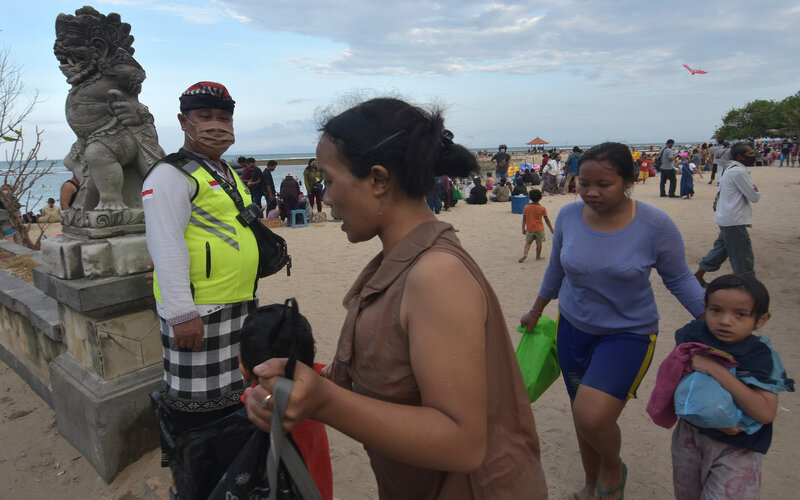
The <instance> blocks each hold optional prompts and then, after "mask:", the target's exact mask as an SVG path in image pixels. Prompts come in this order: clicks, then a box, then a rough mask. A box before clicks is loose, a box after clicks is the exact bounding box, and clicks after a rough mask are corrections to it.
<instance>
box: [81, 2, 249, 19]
mask: <svg viewBox="0 0 800 500" xmlns="http://www.w3.org/2000/svg"><path fill="white" fill-rule="evenodd" d="M97 3H99V4H104V5H119V6H126V7H137V8H140V9H145V10H155V11H160V12H170V13H173V14H176V15H177V16H178V17H180V18H181V19H183V20H184V21H186V22H189V23H192V24H216V23H218V22H220V19H223V18H230V19H234V20H236V21H240V22H243V23H248V22H250V19H248V18H247V17H245V16H242V15H239V14H237V13H236V12H234V11H233V10H231V9H230V8H229V7H227V6H226V5H225V4H224V2H217V1H215V0H212V1H211V2H210V4H209V6H208V7H201V6H198V3H199V2H183V3H182V2H170V4H169V5H164V4H163V2H160V1H156V0H97Z"/></svg>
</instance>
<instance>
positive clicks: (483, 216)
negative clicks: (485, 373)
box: [0, 157, 800, 500]
mask: <svg viewBox="0 0 800 500" xmlns="http://www.w3.org/2000/svg"><path fill="white" fill-rule="evenodd" d="M514 160H515V161H518V158H516V157H515V158H514ZM751 174H752V179H753V181H754V183H755V184H756V185H757V186H758V188H759V191H760V192H761V193H762V198H761V201H760V202H759V203H757V204H755V205H754V207H753V219H754V221H753V227H752V228H751V232H750V235H751V239H752V242H753V247H754V251H755V258H756V273H757V276H758V278H759V279H761V280H762V281H763V282H764V284H765V285H766V286H767V289H768V290H769V292H770V295H771V299H772V300H771V306H770V311H771V313H772V318H771V320H770V321H769V324H768V325H767V327H766V328H765V329H764V331H763V332H761V334H763V335H764V336H767V337H769V338H770V339H771V340H772V342H773V345H774V346H775V348H776V349H777V351H778V352H779V353H780V355H781V357H782V359H783V362H784V364H785V366H786V370H787V373H788V375H789V376H790V377H793V378H795V380H798V379H800V343H798V342H797V341H796V339H795V338H794V334H795V332H794V328H796V326H797V325H798V324H800V308H799V307H798V303H799V302H800V300H799V299H800V267H798V266H797V262H798V261H800V231H798V223H797V214H798V213H800V168H795V169H790V168H778V167H756V168H753V169H751ZM705 175H706V177H705V179H704V180H701V179H696V181H695V191H696V196H695V198H694V199H692V200H683V199H669V198H660V197H659V193H658V181H659V179H658V178H654V179H649V180H648V181H647V183H646V184H644V185H642V184H639V185H635V186H634V190H633V197H634V198H635V199H637V200H639V201H642V202H645V203H649V204H652V205H654V206H656V207H658V208H661V209H663V210H665V211H666V212H667V213H669V214H670V216H671V217H672V219H673V220H674V221H675V223H676V224H677V225H678V227H679V228H680V230H681V233H682V234H683V238H684V242H685V244H686V259H687V262H688V263H689V266H690V267H691V268H692V269H695V268H696V265H697V262H698V261H699V260H700V258H701V257H702V256H703V255H704V254H705V253H706V252H707V251H708V250H709V249H710V248H711V244H712V242H713V240H714V239H715V238H716V235H717V232H718V229H717V226H716V225H715V224H714V222H713V212H712V209H711V203H712V200H713V197H714V194H715V192H716V187H715V186H713V185H708V184H707V182H708V173H705ZM678 181H680V180H678ZM576 199H577V197H576V196H575V195H572V194H570V195H567V196H560V195H558V196H546V197H545V198H544V200H543V202H542V203H543V205H544V206H545V207H546V208H547V210H548V212H549V215H550V217H551V219H552V220H555V217H556V215H557V214H558V210H559V209H560V208H561V207H562V206H563V205H565V204H566V203H569V202H571V201H574V200H576ZM439 217H440V218H441V219H442V220H444V221H447V222H449V223H451V224H453V226H455V228H456V229H457V230H458V231H459V233H458V235H459V238H460V239H461V242H462V243H463V245H464V247H465V248H466V249H467V250H468V251H469V252H470V253H471V254H472V256H473V257H474V259H475V260H476V261H477V262H478V264H479V265H481V267H482V268H483V271H484V273H485V275H486V276H487V278H488V279H489V281H490V282H491V284H492V286H493V287H494V290H495V292H496V293H497V295H498V297H499V298H500V302H501V304H502V306H503V310H504V312H505V316H506V323H507V325H508V329H509V331H510V332H512V333H511V337H512V340H513V342H514V344H515V345H516V343H517V342H518V340H519V335H518V334H517V333H516V326H517V324H518V321H519V318H520V316H521V315H522V314H523V312H525V311H526V310H527V309H528V307H530V305H531V304H532V302H533V300H534V298H535V296H536V293H537V291H538V289H539V285H540V283H541V280H542V277H543V275H544V270H545V267H546V261H539V262H537V261H536V260H535V259H533V258H529V259H528V260H527V261H526V262H525V263H523V264H520V263H518V262H517V259H518V258H519V257H520V256H521V255H522V246H523V243H524V238H523V236H522V234H521V232H520V227H521V217H522V216H521V215H517V214H512V213H511V204H510V203H491V202H490V203H489V204H487V205H485V206H470V205H466V204H464V203H463V202H461V203H459V204H458V205H457V206H456V207H454V208H453V209H451V210H450V211H449V212H442V213H441V215H440V216H439ZM59 229H60V228H58V227H55V226H51V227H50V228H49V229H48V233H52V234H51V235H55V234H57V233H58V232H59ZM277 231H278V232H279V233H280V234H281V235H282V236H283V237H284V238H286V240H287V242H288V245H289V249H290V252H291V254H292V256H293V259H294V267H293V268H292V276H291V277H289V278H287V277H286V275H285V274H278V275H276V276H273V277H270V278H267V279H265V280H262V282H261V284H260V286H259V291H258V295H259V298H260V300H261V303H262V304H268V303H272V302H282V301H283V300H284V299H285V298H287V297H292V296H294V297H297V300H298V303H299V307H300V311H301V312H302V313H303V314H305V315H306V316H307V317H308V319H309V321H310V322H311V325H312V327H313V329H314V335H315V337H316V339H317V361H319V362H323V363H326V362H328V361H330V359H331V358H332V356H333V353H334V350H335V348H336V342H337V338H338V334H339V327H340V325H341V324H342V322H343V320H344V316H345V310H344V308H343V307H342V303H341V301H342V297H343V296H344V294H345V292H346V291H347V290H348V288H349V287H350V285H351V284H352V282H353V280H354V279H355V278H356V276H357V275H358V273H359V271H360V270H361V268H362V267H363V266H364V265H365V264H366V263H367V262H368V261H369V259H370V258H372V256H374V255H375V254H376V253H377V252H378V251H379V250H380V242H379V241H377V239H376V240H373V241H370V242H367V243H361V244H358V245H353V244H350V243H349V242H348V241H347V239H346V237H345V235H344V234H343V233H342V232H341V231H340V224H339V223H333V222H327V223H319V224H311V225H309V227H307V228H299V229H294V230H293V229H290V228H280V229H277ZM33 236H34V238H35V234H34V235H33ZM547 237H548V241H547V242H545V244H544V252H543V253H544V255H545V256H546V257H549V251H550V248H551V246H550V245H551V241H550V238H551V237H550V235H549V234H548V235H547ZM620 251H622V252H624V251H625V249H624V248H620ZM722 272H730V266H728V265H727V264H726V266H724V267H723V269H722V270H721V272H720V273H722ZM720 273H717V274H720ZM717 274H715V275H717ZM715 275H714V276H715ZM708 278H713V276H712V275H709V276H708ZM651 280H652V284H653V288H654V290H655V294H656V301H657V303H658V308H659V312H660V314H661V322H660V333H661V335H660V340H659V341H658V343H657V348H656V355H655V362H654V364H653V366H652V367H651V369H650V371H649V372H648V374H647V376H646V378H645V380H644V382H643V384H642V386H641V388H640V389H639V399H637V400H632V401H630V403H629V404H628V406H627V408H626V409H625V411H624V412H623V414H622V417H621V419H620V426H621V427H622V432H623V446H622V457H623V460H624V461H625V462H626V463H627V464H628V468H629V471H630V472H629V476H628V487H627V490H626V497H627V498H633V499H640V498H651V499H668V498H672V467H671V459H670V437H671V432H672V431H671V430H667V429H663V428H661V427H657V426H656V425H655V424H653V423H652V422H651V420H650V418H649V417H648V415H647V414H646V413H645V406H646V405H647V401H648V399H649V395H650V392H651V391H652V388H653V384H654V381H655V376H656V371H657V367H658V364H659V363H660V362H661V360H663V359H664V358H665V357H666V355H667V354H668V352H669V351H670V350H671V349H672V348H673V347H674V340H673V337H672V334H673V333H674V331H675V330H676V329H677V328H679V327H680V326H682V325H683V324H685V323H686V322H687V321H689V320H690V319H691V318H690V316H689V314H688V312H686V310H684V309H683V307H682V306H681V305H680V304H679V303H678V301H677V300H676V299H675V298H674V297H673V296H672V295H671V294H670V293H669V292H668V291H667V290H666V288H665V287H664V285H663V284H662V282H661V280H660V278H659V277H658V275H657V274H656V273H653V275H652V277H651ZM556 312H557V307H556V304H550V305H549V306H548V308H547V309H546V311H545V315H548V316H551V317H555V315H556ZM533 411H534V414H535V417H536V422H537V428H538V433H539V438H540V440H541V443H542V461H543V463H544V466H545V473H546V477H547V482H548V488H549V492H550V497H551V498H554V499H566V498H571V496H570V495H571V492H572V491H575V490H577V489H578V487H579V485H581V484H582V482H583V471H582V467H581V463H580V458H579V455H578V448H577V441H576V439H575V435H574V430H573V427H572V419H571V416H570V412H569V404H568V398H567V394H566V390H565V389H564V386H563V382H561V381H560V380H559V381H557V382H556V383H555V384H554V385H553V386H552V387H551V388H550V389H549V390H548V391H547V392H546V393H545V394H544V395H543V396H542V397H541V399H540V400H538V401H537V402H536V403H535V404H534V405H533ZM798 427H800V397H798V396H797V395H796V394H793V393H788V394H787V393H782V394H781V396H780V402H779V409H778V417H777V419H776V422H775V430H774V437H773V442H772V447H771V448H770V450H769V452H768V453H767V455H766V456H765V458H764V466H763V476H762V482H763V486H762V496H763V498H792V497H793V496H794V494H793V493H792V491H794V488H795V484H794V480H795V477H796V475H797V464H798V463H800V434H798V433H797V432H796V429H797V428H798ZM329 435H330V441H331V457H332V459H333V468H334V494H335V496H336V498H338V499H340V500H345V499H348V500H351V499H352V500H362V499H364V500H366V499H373V498H376V497H377V492H376V489H375V482H374V479H373V477H372V471H371V469H370V467H369V463H368V460H367V458H366V455H365V453H364V451H363V449H362V447H361V445H360V444H358V443H356V442H354V441H353V440H351V439H350V438H348V437H347V436H344V435H342V434H340V433H338V432H337V431H335V430H333V429H329ZM0 450H2V451H0V478H2V487H0V499H4V498H9V499H11V498H27V499H44V498H50V497H52V496H53V493H54V492H58V494H59V496H60V497H62V498H70V499H71V498H75V499H78V498H80V499H84V498H98V499H100V498H103V499H105V498H109V499H111V498H114V499H117V498H119V499H134V498H141V497H142V496H143V484H144V483H147V484H148V485H149V487H150V488H151V489H153V490H154V491H155V492H156V494H157V495H161V497H162V498H167V496H166V485H167V484H168V483H169V474H168V472H167V471H166V470H165V469H161V468H160V467H159V454H158V452H157V451H156V450H154V451H152V452H151V453H149V454H147V455H146V456H144V457H143V458H141V459H140V460H139V461H138V462H136V463H135V464H133V465H131V466H130V467H128V468H127V469H126V470H125V471H123V472H122V473H121V474H120V475H119V476H118V477H117V478H116V480H115V481H114V482H113V483H112V484H110V485H106V484H104V483H103V482H102V481H101V480H100V479H99V477H98V476H97V474H96V473H95V472H94V470H93V469H92V467H91V466H90V465H89V463H88V462H87V461H86V460H84V459H83V458H82V457H81V455H80V453H78V452H77V451H76V450H75V449H74V448H72V447H71V446H70V445H69V444H68V443H67V442H66V441H65V440H64V439H62V438H60V437H59V435H58V433H57V431H56V422H55V417H54V413H53V411H51V410H50V408H49V407H47V405H46V404H44V403H43V402H42V401H41V400H40V399H39V398H38V397H37V396H35V395H34V394H33V393H32V392H31V391H30V390H29V389H28V387H27V386H26V385H25V384H24V383H23V382H22V381H21V380H20V379H19V378H18V377H17V376H16V374H14V372H13V371H12V370H11V369H9V368H8V367H7V366H6V365H4V364H2V363H0Z"/></svg>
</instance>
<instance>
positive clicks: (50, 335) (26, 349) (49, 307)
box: [0, 241, 65, 406]
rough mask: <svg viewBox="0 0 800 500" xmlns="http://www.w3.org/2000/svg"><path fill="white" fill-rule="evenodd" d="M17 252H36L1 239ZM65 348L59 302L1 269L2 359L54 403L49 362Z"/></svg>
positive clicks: (49, 402) (0, 336) (5, 248)
mask: <svg viewBox="0 0 800 500" xmlns="http://www.w3.org/2000/svg"><path fill="white" fill-rule="evenodd" d="M0 248H2V249H3V250H5V251H7V252H11V253H14V254H18V255H19V254H36V252H35V251H33V250H29V249H27V248H25V247H22V246H19V245H15V244H14V243H11V242H8V241H0ZM64 351H65V346H64V343H63V342H62V329H61V322H60V320H59V318H58V302H56V300H55V299H53V298H51V297H48V296H47V295H46V294H45V293H44V292H42V291H41V290H38V289H36V288H35V287H34V286H33V285H31V284H30V283H26V282H25V281H23V280H21V279H19V278H17V277H15V276H12V275H11V274H9V273H7V272H5V271H3V270H0V359H2V360H3V361H4V362H5V363H6V364H7V365H9V366H10V367H11V368H12V369H13V370H14V371H15V372H17V373H18V374H19V375H20V377H22V379H23V380H25V381H26V382H27V383H28V385H30V386H31V388H32V389H33V390H34V391H35V392H36V394H37V395H38V396H39V397H41V398H42V399H43V400H44V401H46V402H47V403H48V404H49V405H50V406H52V404H53V403H52V398H51V394H50V368H49V365H50V363H51V362H52V361H53V360H55V359H56V358H57V357H58V356H59V355H60V354H62V353H63V352H64Z"/></svg>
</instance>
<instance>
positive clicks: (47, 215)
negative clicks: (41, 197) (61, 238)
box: [39, 198, 61, 222]
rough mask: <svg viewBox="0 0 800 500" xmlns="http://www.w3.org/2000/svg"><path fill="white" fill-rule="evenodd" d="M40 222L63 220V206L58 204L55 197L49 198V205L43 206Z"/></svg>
mask: <svg viewBox="0 0 800 500" xmlns="http://www.w3.org/2000/svg"><path fill="white" fill-rule="evenodd" d="M39 222H61V207H57V206H56V200H55V199H54V198H48V199H47V205H45V206H44V207H43V208H42V215H41V217H39Z"/></svg>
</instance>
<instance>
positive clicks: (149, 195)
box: [142, 189, 153, 201]
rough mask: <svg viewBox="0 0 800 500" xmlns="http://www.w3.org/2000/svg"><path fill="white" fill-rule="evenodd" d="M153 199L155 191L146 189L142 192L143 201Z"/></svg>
mask: <svg viewBox="0 0 800 500" xmlns="http://www.w3.org/2000/svg"><path fill="white" fill-rule="evenodd" d="M152 197H153V190H152V189H145V190H144V191H142V201H144V200H149V199H150V198H152Z"/></svg>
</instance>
